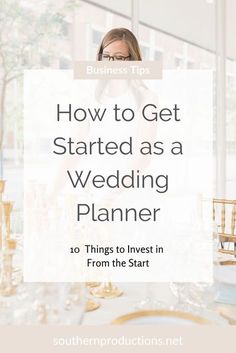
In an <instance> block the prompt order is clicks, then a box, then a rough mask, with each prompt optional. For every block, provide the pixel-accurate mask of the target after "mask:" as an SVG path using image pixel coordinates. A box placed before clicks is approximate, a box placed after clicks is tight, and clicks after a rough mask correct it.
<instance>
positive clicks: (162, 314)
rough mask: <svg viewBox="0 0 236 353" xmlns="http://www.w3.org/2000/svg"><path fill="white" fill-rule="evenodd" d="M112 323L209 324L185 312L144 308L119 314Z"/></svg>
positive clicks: (205, 320)
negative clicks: (143, 309)
mask: <svg viewBox="0 0 236 353" xmlns="http://www.w3.org/2000/svg"><path fill="white" fill-rule="evenodd" d="M112 323H113V324H118V325H121V324H130V325H206V324H210V321H208V320H207V319H205V318H202V317H200V316H196V315H193V314H191V313H187V312H181V311H173V310H145V311H136V312H133V313H129V314H126V315H123V316H120V317H118V318H116V319H115V320H113V321H112Z"/></svg>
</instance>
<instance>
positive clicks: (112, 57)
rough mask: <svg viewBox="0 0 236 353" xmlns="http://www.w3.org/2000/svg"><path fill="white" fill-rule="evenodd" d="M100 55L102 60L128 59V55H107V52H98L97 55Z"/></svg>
mask: <svg viewBox="0 0 236 353" xmlns="http://www.w3.org/2000/svg"><path fill="white" fill-rule="evenodd" d="M99 57H100V60H102V61H110V60H112V61H127V60H129V59H130V55H128V56H122V55H114V56H111V55H108V54H100V55H99Z"/></svg>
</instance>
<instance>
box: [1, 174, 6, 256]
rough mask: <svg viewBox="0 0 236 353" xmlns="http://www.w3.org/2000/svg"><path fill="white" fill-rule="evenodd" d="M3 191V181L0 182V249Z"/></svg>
mask: <svg viewBox="0 0 236 353" xmlns="http://www.w3.org/2000/svg"><path fill="white" fill-rule="evenodd" d="M4 189H5V180H0V249H1V248H2V223H3V222H4V219H3V207H2V195H3V192H4Z"/></svg>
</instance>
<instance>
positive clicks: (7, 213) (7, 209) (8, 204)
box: [3, 201, 12, 242]
mask: <svg viewBox="0 0 236 353" xmlns="http://www.w3.org/2000/svg"><path fill="white" fill-rule="evenodd" d="M3 209H4V215H5V225H6V241H7V242H8V241H9V240H10V234H11V211H12V203H11V202H6V201H4V202H3Z"/></svg>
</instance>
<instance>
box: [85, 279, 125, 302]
mask: <svg viewBox="0 0 236 353" xmlns="http://www.w3.org/2000/svg"><path fill="white" fill-rule="evenodd" d="M90 293H91V294H92V295H93V296H94V297H96V298H105V299H112V298H117V297H120V296H121V295H122V294H123V291H122V290H120V289H119V288H117V287H116V286H114V285H113V284H112V283H111V282H104V283H103V284H102V285H101V286H100V287H98V288H91V290H90Z"/></svg>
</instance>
